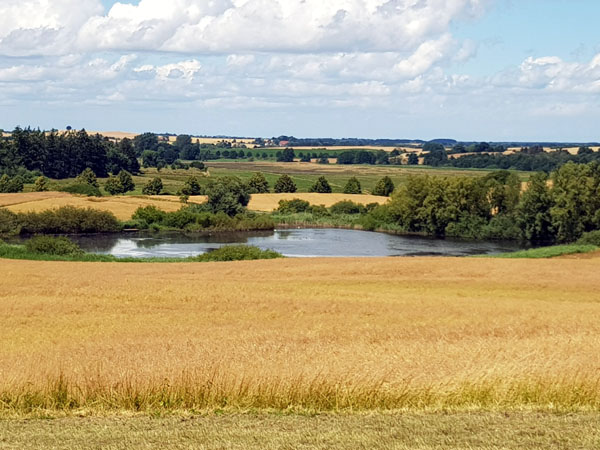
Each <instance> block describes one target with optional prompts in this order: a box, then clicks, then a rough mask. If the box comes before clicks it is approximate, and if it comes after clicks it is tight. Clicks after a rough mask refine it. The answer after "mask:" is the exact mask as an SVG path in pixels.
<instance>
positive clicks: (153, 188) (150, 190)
mask: <svg viewBox="0 0 600 450" xmlns="http://www.w3.org/2000/svg"><path fill="white" fill-rule="evenodd" d="M162 189H163V182H162V180H161V179H160V178H158V177H154V178H152V179H151V180H150V181H148V183H146V185H145V186H144V187H143V188H142V194H144V195H160V193H161V191H162Z"/></svg>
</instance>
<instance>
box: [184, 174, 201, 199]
mask: <svg viewBox="0 0 600 450" xmlns="http://www.w3.org/2000/svg"><path fill="white" fill-rule="evenodd" d="M181 194H182V195H187V196H188V197H189V196H190V195H202V186H201V185H200V180H198V177H195V176H191V177H189V178H188V179H187V180H185V183H184V185H183V187H182V188H181Z"/></svg>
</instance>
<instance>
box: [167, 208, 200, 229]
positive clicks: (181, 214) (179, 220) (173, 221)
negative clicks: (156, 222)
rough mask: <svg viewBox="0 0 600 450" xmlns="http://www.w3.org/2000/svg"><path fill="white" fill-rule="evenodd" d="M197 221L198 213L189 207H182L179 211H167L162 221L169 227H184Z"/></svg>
mask: <svg viewBox="0 0 600 450" xmlns="http://www.w3.org/2000/svg"><path fill="white" fill-rule="evenodd" d="M195 222H196V214H194V213H193V212H191V211H188V210H187V209H180V210H179V211H174V212H170V213H166V214H165V217H164V219H163V220H162V222H161V223H162V224H163V225H165V226H167V227H171V228H179V229H183V228H185V227H186V226H187V225H189V224H191V223H195Z"/></svg>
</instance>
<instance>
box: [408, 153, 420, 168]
mask: <svg viewBox="0 0 600 450" xmlns="http://www.w3.org/2000/svg"><path fill="white" fill-rule="evenodd" d="M407 162H408V165H410V166H417V165H418V164H419V157H418V156H417V154H416V153H409V154H408V161H407Z"/></svg>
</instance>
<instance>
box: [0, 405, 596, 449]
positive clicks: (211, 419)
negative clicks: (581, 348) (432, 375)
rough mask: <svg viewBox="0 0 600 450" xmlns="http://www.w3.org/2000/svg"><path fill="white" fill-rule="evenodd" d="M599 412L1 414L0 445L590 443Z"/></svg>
mask: <svg viewBox="0 0 600 450" xmlns="http://www.w3.org/2000/svg"><path fill="white" fill-rule="evenodd" d="M599 446H600V425H599V422H598V415H597V414H594V413H583V414H581V413H580V414H568V415H562V414H561V415H555V414H542V413H523V412H516V413H511V414H496V413H457V414H414V413H406V412H403V413H395V414H353V415H317V416H313V417H308V416H298V415H274V414H272V415H263V414H258V415H257V414H232V415H202V416H193V415H181V416H179V415H176V416H171V417H162V418H151V417H143V416H133V417H130V416H129V417H128V416H125V417H107V418H103V417H96V418H72V417H70V418H62V419H55V420H19V421H17V420H15V421H2V422H0V449H19V450H21V449H39V448H44V449H74V448H77V449H103V450H104V449H113V450H116V449H130V448H161V449H190V448H199V449H224V448H227V449H244V450H246V449H261V450H263V449H266V450H270V449H282V448H285V449H297V448H305V449H308V448H310V449H327V450H329V449H391V448H393V449H400V450H401V449H413V450H415V449H423V450H425V449H427V450H431V449H439V450H449V449H450V450H452V449H467V448H468V449H486V450H492V449H520V450H530V449H540V448H544V449H593V448H598V447H599Z"/></svg>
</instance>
